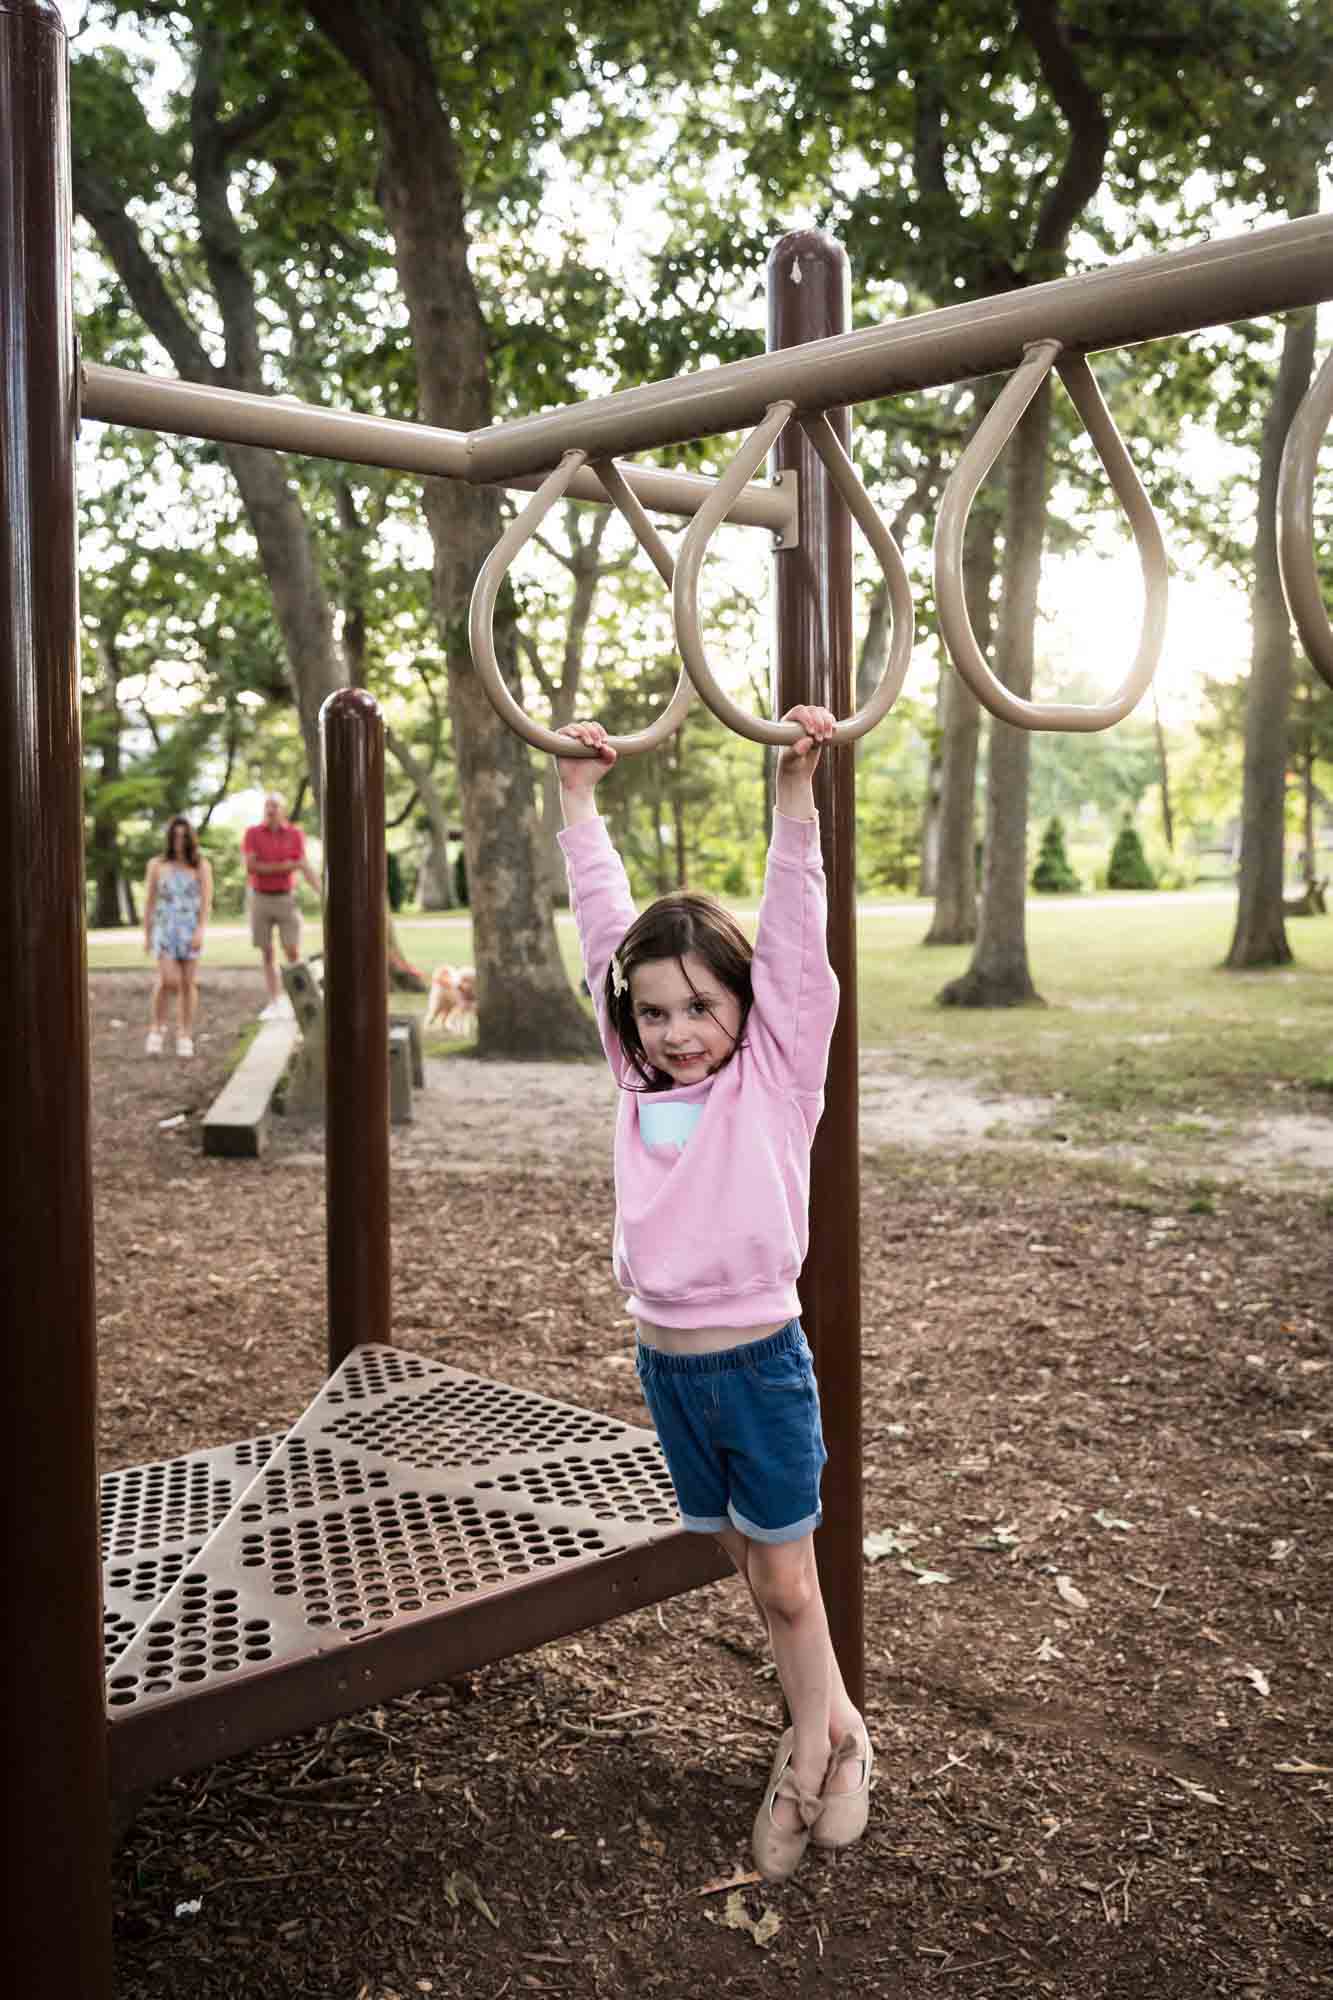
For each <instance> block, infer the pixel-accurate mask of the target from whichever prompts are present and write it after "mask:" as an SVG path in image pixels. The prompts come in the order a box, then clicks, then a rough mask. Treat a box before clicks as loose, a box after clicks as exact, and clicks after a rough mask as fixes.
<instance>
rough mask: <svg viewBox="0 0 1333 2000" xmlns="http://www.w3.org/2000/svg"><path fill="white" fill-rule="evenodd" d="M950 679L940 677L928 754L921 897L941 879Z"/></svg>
mask: <svg viewBox="0 0 1333 2000" xmlns="http://www.w3.org/2000/svg"><path fill="white" fill-rule="evenodd" d="M948 684H949V676H948V674H947V672H943V673H941V674H940V677H939V679H938V681H937V682H936V683H935V728H934V732H933V734H932V736H931V739H930V744H929V747H928V748H927V751H926V797H925V803H924V804H923V806H922V808H921V865H920V867H919V869H918V871H917V883H916V892H917V895H918V896H933V895H934V894H935V890H936V886H937V885H938V883H939V879H940V799H941V797H942V796H943V784H944V722H945V714H944V704H945V701H946V700H947V698H948V693H947V691H948Z"/></svg>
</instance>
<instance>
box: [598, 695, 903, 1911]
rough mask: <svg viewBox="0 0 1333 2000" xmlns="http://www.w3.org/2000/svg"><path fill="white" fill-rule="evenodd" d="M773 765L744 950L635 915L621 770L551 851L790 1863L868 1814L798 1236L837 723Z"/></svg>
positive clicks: (672, 1383)
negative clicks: (617, 781)
mask: <svg viewBox="0 0 1333 2000" xmlns="http://www.w3.org/2000/svg"><path fill="white" fill-rule="evenodd" d="M787 720H789V721H794V722H796V723H798V724H799V725H800V727H801V729H802V730H803V731H804V732H805V734H804V735H803V736H802V737H801V738H800V740H799V741H798V742H796V743H795V744H793V745H791V746H790V747H789V748H784V749H783V750H782V752H781V754H780V756H779V759H778V774H777V811H776V813H775V815H774V821H773V837H772V844H771V846H770V848H769V853H768V873H767V879H766V881H765V884H764V897H763V902H762V904H761V906H760V911H759V932H758V939H757V942H756V944H755V946H754V948H753V950H751V947H750V945H749V942H748V940H747V939H746V937H745V935H744V933H743V932H742V931H741V930H740V928H739V927H738V926H737V924H736V923H735V922H734V920H733V919H732V918H731V917H730V916H729V915H728V914H727V912H726V911H725V910H724V909H722V908H721V907H720V905H718V904H717V903H715V902H714V901H713V900H712V899H711V897H707V896H697V895H691V894H688V893H686V892H683V891H682V892H681V893H678V894H676V895H672V896H664V897H662V899H661V900H660V901H659V902H656V903H654V904H652V905H651V907H650V908H648V909H647V910H645V911H644V912H643V914H642V915H641V916H638V917H636V916H635V913H634V905H633V902H632V901H631V899H630V892H629V882H628V879H627V878H626V875H625V870H624V868H623V866H622V864H621V861H620V858H619V856H618V855H617V853H616V851H615V849H614V848H613V847H612V845H611V842H610V840H609V838H608V836H607V832H606V828H605V826H604V824H603V822H602V819H601V817H600V815H599V814H598V811H597V807H596V805H595V803H594V799H593V788H594V786H595V785H596V784H597V782H598V780H599V779H600V778H601V777H603V776H604V775H605V773H606V771H607V770H609V768H610V767H611V765H612V764H613V763H614V762H615V752H614V750H612V749H611V747H610V745H609V744H608V743H607V741H606V732H605V730H604V729H602V728H601V727H600V725H599V724H597V723H592V722H582V723H579V722H576V723H570V724H569V725H568V727H567V728H566V729H565V730H564V731H563V732H562V733H563V734H564V735H567V736H570V737H573V738H574V739H575V740H576V741H577V742H580V743H583V744H586V745H587V746H588V747H589V748H590V749H593V750H595V751H596V753H597V754H596V756H595V757H590V758H586V759H583V758H562V759H561V760H560V763H559V771H560V785H561V801H562V805H563V811H564V822H565V825H564V831H563V832H562V833H561V835H560V844H561V847H562V848H563V850H564V855H565V862H566V865H567V868H568V871H569V881H570V892H571V899H572V903H573V908H574V916H575V921H576V922H577V925H578V931H579V939H580V942H581V944H582V947H583V962H584V967H585V970H586V973H587V979H588V988H589V991H590V992H591V994H592V997H593V1004H594V1007H595V1009H596V1013H597V1024H598V1027H599V1029H600V1031H601V1036H602V1043H603V1046H604V1047H605V1049H606V1054H607V1058H608V1060H609V1062H610V1064H611V1068H612V1072H613V1073H614V1075H615V1078H616V1081H617V1083H619V1084H620V1085H621V1088H622V1093H623V1094H622V1096H621V1099H620V1107H619V1115H618V1121H617V1126H616V1142H615V1176H616V1226H615V1244H614V1256H613V1261H614V1268H615V1274H616V1278H617V1280H618V1282H619V1283H620V1284H621V1285H622V1286H623V1287H624V1289H625V1291H626V1292H627V1293H628V1295H629V1298H628V1303H629V1310H630V1313H631V1315H632V1316H633V1318H634V1320H635V1322H636V1324H637V1326H638V1334H639V1344H638V1363H637V1365H638V1371H639V1379H640V1383H641V1385H642V1388H643V1395H644V1400H645V1402H646V1403H647V1405H648V1408H649V1410H650V1412H651V1414H652V1419H653V1423H654V1425H655V1426H656V1429H657V1435H658V1437H659V1439H660V1441H661V1445H662V1450H663V1453H664V1454H665V1457H666V1462H667V1466H668V1469H669V1470H670V1473H671V1479H672V1483H673V1485H674V1487H675V1490H676V1499H677V1502H678V1504H679V1507H680V1513H681V1520H682V1522H683V1524H684V1526H685V1527H686V1528H689V1529H692V1530H694V1531H695V1532H696V1533H699V1534H710V1535H715V1536H716V1537H717V1539H718V1541H719V1542H721V1544H722V1546H723V1548H725V1550H726V1551H727V1554H728V1555H729V1556H730V1557H731V1560H732V1562H733V1563H734V1564H735V1566H736V1568H737V1569H738V1570H739V1572H740V1574H741V1575H742V1576H743V1577H744V1579H745V1581H746V1583H747V1584H748V1585H749V1587H750V1591H751V1593H752V1595H753V1597H754V1600H755V1603H756V1605H757V1606H758V1609H759V1611H760V1614H761V1616H762V1617H763V1618H764V1620H765V1623H766V1624H767V1626H768V1631H769V1635H770V1638H771V1641H772V1646H773V1654H774V1659H775V1661H776V1664H777V1671H778V1678H779V1680H780V1681H781V1683H782V1690H783V1693H784V1694H785V1696H786V1698H787V1706H788V1710H789V1712H790V1715H791V1725H792V1726H791V1727H790V1728H789V1729H788V1730H786V1731H785V1733H784V1734H783V1737H782V1740H781V1742H780V1743H779V1745H778V1750H777V1755H776V1757H775V1759H774V1762H773V1769H772V1771H771V1772H770V1774H769V1781H768V1787H767V1790H766V1791H765V1793H764V1798H763V1803H762V1805H761V1806H760V1808H759V1813H758V1816H757V1818H756V1820H755V1825H754V1858H755V1865H756V1867H757V1868H758V1869H759V1870H760V1872H761V1874H763V1875H764V1876H766V1877H767V1878H768V1879H769V1880H770V1881H780V1880H781V1879H782V1878H783V1877H784V1876H787V1875H790V1874H791V1873H792V1872H793V1870H794V1869H795V1868H796V1867H797V1865H798V1863H799V1862H800V1859H801V1856H802V1855H803V1854H804V1852H805V1849H806V1845H807V1843H808V1842H809V1841H810V1840H811V1839H813V1840H814V1841H815V1843H816V1844H817V1845H818V1846H823V1847H845V1846H847V1845H848V1844H849V1843H850V1842H851V1841H853V1840H856V1839H858V1838H859V1837H860V1835H861V1833H862V1832H863V1831H864V1829H865V1825H866V1819H867V1814H868V1808H869V1791H870V1765H871V1748H870V1741H869V1738H868V1737H867V1735H866V1731H865V1725H864V1723H863V1722H862V1720H861V1717H860V1715H859V1714H858V1713H857V1711H856V1709H855V1708H854V1707H853V1706H852V1704H851V1702H850V1700H849V1699H848V1695H847V1690H846V1688H845V1687H844V1685H843V1680H842V1675H841V1673H840V1672H839V1670H838V1663H837V1660H836V1658H835V1657H834V1652H833V1647H832V1644H831V1643H830V1640H829V1631H828V1620H827V1617H826V1615H825V1611H824V1603H823V1599H822V1597H821V1595H820V1589H819V1578H818V1575H817V1572H816V1569H815V1554H814V1530H815V1528H816V1527H817V1526H818V1525H819V1520H820V1507H819V1480H820V1473H821V1471H822V1469H823V1466H824V1461H825V1457H826V1453H825V1451H824V1439H823V1433H822V1430H821V1427H820V1420H819V1397H818V1392H817V1390H816V1387H815V1379H814V1371H813V1368H812V1366H811V1357H810V1349H809V1347H808V1346H807V1344H806V1340H805V1335H804V1334H803V1333H802V1331H801V1324H800V1321H799V1319H798V1318H797V1316H796V1315H797V1312H798V1310H799V1303H798V1299H797V1294H796V1280H797V1277H798V1275H799V1273H800V1269H801V1265H802V1263H803V1262H804V1259H805V1252H806V1244H807V1240H808V1235H809V1222H808V1214H807V1210H808V1201H809V1182H810V1142H811V1140H812V1138H813V1137H814V1131H815V1126H816V1125H817V1124H818V1122H819V1115H820V1112H821V1111H822V1109H823V1104H824V1074H825V1070H826V1067H827V1063H828V1050H829V1042H830V1039H831V1037H832V1034H833V1026H834V1022H835V1021H836V1019H837V1013H838V982H837V980H836V978H835V977H834V974H833V970H832V967H831V966H830V965H829V961H828V948H827V942H826V937H825V929H826V910H825V896H824V874H823V865H822V862H821V858H820V850H819V822H818V819H817V818H816V815H815V803H814V793H813V790H812V786H811V780H812V778H813V775H814V770H815V766H816V764H817V763H818V761H819V755H820V746H821V744H823V743H824V742H826V741H827V740H828V737H829V735H830V733H831V731H832V729H833V726H834V723H833V717H832V716H831V715H830V714H829V712H828V710H827V709H823V708H806V707H801V708H793V709H792V710H791V711H790V713H789V715H788V717H787Z"/></svg>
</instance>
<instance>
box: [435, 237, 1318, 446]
mask: <svg viewBox="0 0 1333 2000" xmlns="http://www.w3.org/2000/svg"><path fill="white" fill-rule="evenodd" d="M1330 295H1333V216H1327V215H1323V216H1318V215H1316V216H1306V217H1305V218H1303V219H1302V220H1301V221H1299V222H1285V223H1278V224H1276V225H1275V226H1274V227H1273V228H1271V229H1256V230H1253V231H1250V232H1249V233H1248V234H1246V235H1243V236H1234V237H1223V238H1221V239H1219V240H1217V241H1214V242H1208V243H1200V244H1196V245H1194V246H1193V247H1192V248H1190V249H1188V250H1175V251H1171V252H1169V253H1168V254H1167V255H1165V256H1158V257H1145V258H1142V259H1139V260H1138V261H1136V262H1134V263H1132V264H1114V265H1111V266H1110V267H1109V268H1108V269H1106V270H1102V271H1090V272H1086V273H1084V274H1083V275H1081V276H1079V277H1076V278H1060V279H1056V280H1054V281H1053V282H1052V283H1050V284H1046V285H1032V286H1030V287H1028V288H1026V289H1025V290H1023V291H1018V292H1011V293H1006V294H1004V295H1003V296H1001V297H999V298H986V299H975V300H969V301H967V302H966V303H965V304H962V305H957V306H945V307H943V308H942V309H941V310H939V311H937V312H928V313H921V314H919V315H917V316H915V317H914V318H911V319H903V320H898V321H896V322H893V323H891V324H889V325H884V326H874V327H866V328H864V329H862V330H860V331H858V332H855V333H846V334H837V335H832V336H830V337H829V338H827V339H823V340H812V341H809V342H808V343H806V344H804V345H803V346H800V347H797V348H794V349H783V350H781V351H779V352H776V353H773V352H771V353H768V354H763V355H757V356H755V357H754V358H753V359H750V360H747V361H731V362H728V363H727V364H726V365H725V366H724V367H721V368H711V369H708V370H706V371H701V372H700V373H698V374H695V375H686V376H679V377H677V378H676V379H675V380H673V381H670V382H653V383H649V384H647V385H646V386H645V387H643V388H639V389H626V390H622V391H621V392H620V393H619V394H617V395H614V396H603V397H599V398H596V399H594V400H593V401H590V402H586V403H578V404H571V405H568V406H566V407H565V408H563V409H559V410H551V411H549V412H547V413H546V414H545V415H543V416H537V417H525V418H522V419H520V420H519V421H518V422H516V423H509V424H502V425H497V426H496V427H495V428H493V429H491V430H486V431H473V432H472V434H471V436H470V438H469V440H468V446H469V449H468V474H467V476H468V478H469V479H472V480H476V481H479V482H486V481H490V482H492V483H497V484H499V483H505V482H508V481H510V480H513V479H517V478H520V477H522V476H524V475H526V474H528V473H536V472H545V471H548V470H549V469H550V467H551V466H553V465H554V464H555V463H556V462H557V461H558V459H559V458H560V456H561V454H562V453H563V452H565V451H567V450H569V449H570V448H571V447H573V446H577V447H579V448H580V449H582V450H584V451H586V452H587V453H588V455H589V457H590V458H607V457H611V456H613V455H619V454H621V453H624V452H632V451H643V450H648V449H653V448H660V447H662V446H665V445H672V444H682V443H684V442H685V441H686V440H687V439H689V438H702V437H712V436H715V435H717V434H719V433H721V432H727V431H738V430H749V429H751V428H752V427H753V426H755V425H757V424H759V423H761V422H762V421H763V417H764V412H765V411H766V410H768V409H771V407H772V406H773V404H774V403H777V402H783V401H787V402H791V403H794V404H795V406H796V409H797V412H798V414H800V415H809V414H811V413H813V412H817V411H820V410H828V409H840V408H843V407H845V406H847V405H849V404H855V403H865V402H869V401H871V400H872V399H873V398H875V397H877V396H891V395H897V394H899V393H900V392H901V391H903V390H905V389H931V388H940V387H943V386H944V385H945V384H947V383H951V382H963V381H967V380H969V379H970V378H972V377H973V376H977V375H994V374H999V373H1001V372H1003V373H1009V372H1011V371H1012V370H1013V369H1015V368H1018V367H1019V366H1021V364H1022V360H1023V355H1024V352H1025V350H1026V349H1027V348H1029V347H1030V346H1032V344H1033V343H1034V342H1035V341H1038V340H1058V341H1059V343H1060V345H1061V347H1062V348H1064V349H1066V350H1068V351H1072V352H1075V353H1091V352H1095V351H1096V350H1098V349H1102V348H1108V347H1130V346H1136V345H1138V344H1139V343H1140V342H1142V341H1145V340H1160V339H1163V338H1165V337H1166V336H1168V335H1171V334H1180V333H1192V332H1196V331H1198V330H1199V329H1200V328H1202V327H1208V326H1219V325H1224V324H1225V323H1226V322H1227V321H1228V320H1234V319H1243V318H1245V317H1247V316H1248V315H1250V314H1272V313H1282V312H1292V311H1294V310H1295V309H1296V308H1297V307H1299V306H1308V305H1315V304H1317V303H1319V301H1320V300H1322V299H1326V298H1328V297H1329V296H1330Z"/></svg>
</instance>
